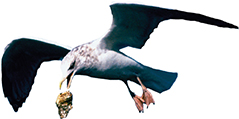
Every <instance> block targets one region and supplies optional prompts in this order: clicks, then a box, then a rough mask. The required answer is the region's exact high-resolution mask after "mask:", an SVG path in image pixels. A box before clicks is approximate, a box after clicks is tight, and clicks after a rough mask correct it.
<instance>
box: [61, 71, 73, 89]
mask: <svg viewBox="0 0 239 119" xmlns="http://www.w3.org/2000/svg"><path fill="white" fill-rule="evenodd" d="M75 73H76V71H72V72H71V73H70V74H69V75H68V76H66V77H64V78H63V79H62V80H61V82H60V85H59V88H60V90H61V87H62V83H63V82H64V81H65V80H66V79H68V80H69V82H68V85H67V89H69V88H70V86H71V82H72V79H73V77H74V75H75Z"/></svg>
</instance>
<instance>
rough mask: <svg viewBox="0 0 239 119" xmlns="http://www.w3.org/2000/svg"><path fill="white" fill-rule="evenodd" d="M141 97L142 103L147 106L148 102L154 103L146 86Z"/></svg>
mask: <svg viewBox="0 0 239 119" xmlns="http://www.w3.org/2000/svg"><path fill="white" fill-rule="evenodd" d="M141 98H142V99H143V100H144V101H145V102H144V103H145V104H146V105H147V108H148V107H149V105H150V103H153V104H155V101H154V99H153V96H152V94H151V93H150V92H149V91H148V90H147V89H146V88H144V89H143V95H142V97H141Z"/></svg>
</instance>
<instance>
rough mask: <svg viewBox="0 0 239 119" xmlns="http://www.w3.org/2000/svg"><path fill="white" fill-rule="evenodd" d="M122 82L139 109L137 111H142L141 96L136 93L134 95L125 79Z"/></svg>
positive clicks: (142, 101)
mask: <svg viewBox="0 0 239 119" xmlns="http://www.w3.org/2000/svg"><path fill="white" fill-rule="evenodd" d="M124 83H125V84H126V86H127V88H128V90H129V93H130V95H131V97H132V98H133V99H134V102H135V105H136V107H137V109H138V110H139V112H144V107H143V103H144V100H143V99H142V98H141V97H139V96H138V95H135V94H134V92H132V91H131V90H130V88H129V85H128V82H127V81H124Z"/></svg>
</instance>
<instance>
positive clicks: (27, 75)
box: [2, 38, 70, 111]
mask: <svg viewBox="0 0 239 119" xmlns="http://www.w3.org/2000/svg"><path fill="white" fill-rule="evenodd" d="M69 51H70V50H68V49H65V48H63V47H60V46H56V45H53V44H49V43H45V42H41V41H36V40H31V39H26V38H22V39H18V40H14V41H12V42H11V43H10V44H9V45H8V46H7V47H6V49H5V52H4V54H3V57H2V87H3V92H4V95H5V97H7V98H8V101H9V103H10V104H11V105H12V107H13V109H14V111H17V110H18V108H19V107H21V106H22V103H23V102H25V100H26V98H27V97H28V95H29V92H30V90H31V87H32V85H33V83H34V78H35V76H36V73H37V69H38V68H39V67H40V65H41V63H42V62H44V61H50V60H60V59H62V58H63V57H64V56H65V55H66V54H67V53H68V52H69Z"/></svg>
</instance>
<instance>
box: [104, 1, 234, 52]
mask: <svg viewBox="0 0 239 119" xmlns="http://www.w3.org/2000/svg"><path fill="white" fill-rule="evenodd" d="M110 7H111V11H112V14H113V23H112V26H111V29H110V31H109V32H108V34H107V35H106V36H105V37H104V38H103V39H102V40H101V44H100V45H101V47H103V48H108V49H112V50H116V51H117V50H119V49H121V48H124V47H126V46H131V47H135V48H142V47H143V46H144V44H145V42H146V41H147V39H148V38H149V35H150V34H151V33H152V32H153V30H154V28H156V27H157V26H158V24H159V23H160V22H161V21H164V20H168V19H184V20H190V21H191V20H192V21H198V22H202V23H206V24H211V25H216V26H219V27H228V28H238V27H237V26H235V25H233V24H230V23H227V22H224V21H222V20H219V19H214V18H210V17H207V16H204V15H201V14H196V13H189V12H183V11H178V10H172V9H164V8H159V7H152V6H145V5H137V4H113V5H111V6H110Z"/></svg>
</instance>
